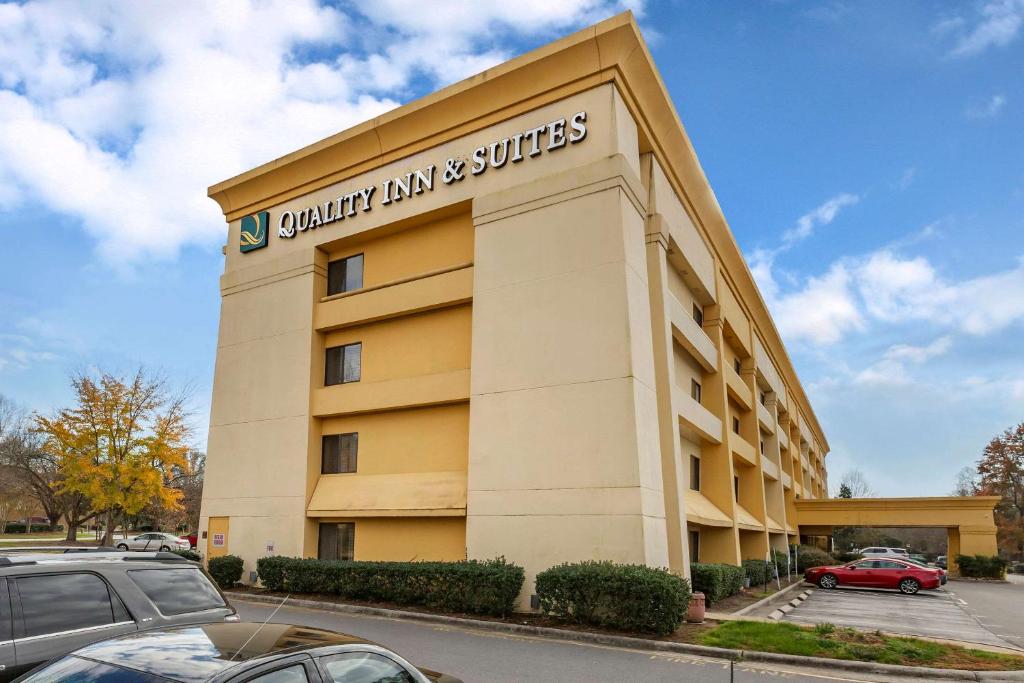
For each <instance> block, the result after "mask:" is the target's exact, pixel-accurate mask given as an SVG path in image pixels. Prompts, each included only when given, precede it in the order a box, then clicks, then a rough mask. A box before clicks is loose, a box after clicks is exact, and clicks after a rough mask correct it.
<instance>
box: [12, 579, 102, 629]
mask: <svg viewBox="0 0 1024 683" xmlns="http://www.w3.org/2000/svg"><path fill="white" fill-rule="evenodd" d="M17 581H18V593H19V594H20V595H21V612H22V617H23V619H24V622H25V635H26V636H41V635H44V634H47V633H57V632H58V631H70V630H73V629H77V628H86V627H88V626H102V625H103V624H112V623H114V612H113V608H112V607H111V604H110V594H109V593H108V592H107V584H106V583H104V582H103V580H102V579H100V578H99V577H98V576H96V575H94V574H49V575H46V576H22V577H19V578H18V580H17Z"/></svg>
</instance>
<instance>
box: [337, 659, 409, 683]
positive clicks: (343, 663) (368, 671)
mask: <svg viewBox="0 0 1024 683" xmlns="http://www.w3.org/2000/svg"><path fill="white" fill-rule="evenodd" d="M320 663H321V664H323V665H324V668H325V669H326V670H327V675H328V677H329V678H330V680H331V681H333V682H334V683H414V679H413V677H412V675H411V674H410V673H409V672H408V671H406V670H405V669H404V668H403V667H401V666H399V665H398V664H397V663H396V662H393V661H391V660H390V659H388V658H387V657H381V656H380V655H376V654H373V653H372V652H348V653H345V654H341V655H333V656H331V657H324V658H322V659H321V660H320Z"/></svg>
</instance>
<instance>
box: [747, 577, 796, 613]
mask: <svg viewBox="0 0 1024 683" xmlns="http://www.w3.org/2000/svg"><path fill="white" fill-rule="evenodd" d="M802 585H804V581H803V580H798V581H794V582H793V583H791V584H789V585H788V586H786V587H785V588H783V589H782V590H780V591H778V592H776V593H772V594H771V595H769V596H768V597H767V598H762V599H761V600H758V601H757V602H755V603H754V604H753V605H747V606H746V607H744V608H743V609H741V610H738V611H736V612H733V613H731V614H730V615H729V616H731V617H741V616H743V615H744V614H749V613H750V612H753V611H754V610H756V609H759V608H761V607H764V606H765V605H770V604H772V602H776V601H778V600H779V598H781V597H783V596H785V595H787V594H788V593H792V592H793V591H795V590H796V589H797V588H799V587H800V586H802Z"/></svg>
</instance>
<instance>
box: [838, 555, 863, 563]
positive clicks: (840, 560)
mask: <svg viewBox="0 0 1024 683" xmlns="http://www.w3.org/2000/svg"><path fill="white" fill-rule="evenodd" d="M862 557H864V556H863V555H861V554H860V553H838V554H837V555H836V562H838V563H840V564H845V563H847V562H853V561H854V560H859V559H860V558H862Z"/></svg>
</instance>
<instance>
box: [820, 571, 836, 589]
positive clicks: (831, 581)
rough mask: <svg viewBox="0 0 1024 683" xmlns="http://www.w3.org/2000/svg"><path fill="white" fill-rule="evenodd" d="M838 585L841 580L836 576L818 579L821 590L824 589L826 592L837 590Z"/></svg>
mask: <svg viewBox="0 0 1024 683" xmlns="http://www.w3.org/2000/svg"><path fill="white" fill-rule="evenodd" d="M838 584H839V580H838V579H837V578H836V575H835V574H825V575H824V576H822V577H821V578H820V579H818V586H819V587H820V588H824V589H825V590H830V589H832V588H835V587H836V586H837V585H838Z"/></svg>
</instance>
